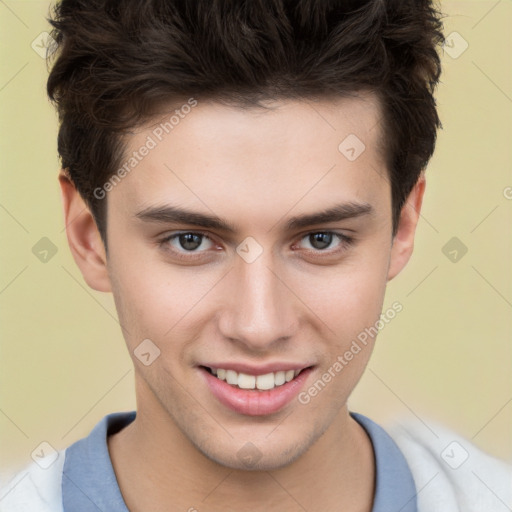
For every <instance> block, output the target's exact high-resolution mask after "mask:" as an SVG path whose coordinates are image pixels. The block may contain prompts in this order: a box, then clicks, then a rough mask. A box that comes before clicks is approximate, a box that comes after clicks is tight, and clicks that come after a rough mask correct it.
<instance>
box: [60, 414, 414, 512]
mask: <svg viewBox="0 0 512 512" xmlns="http://www.w3.org/2000/svg"><path fill="white" fill-rule="evenodd" d="M350 415H351V416H352V418H354V420H355V421H357V422H358V423H359V424H360V425H361V426H362V427H363V428H364V429H365V431H366V432H367V433H368V436H369V437H370V439H371V442H372V445H373V451H374V456H375V467H376V471H375V495H374V501H373V508H372V512H390V511H393V512H417V502H416V494H417V493H416V487H415V485H414V480H413V477H412V474H411V471H410V469H409V466H408V465H407V462H406V460H405V458H404V456H403V454H402V452H401V451H400V449H399V448H398V446H397V445H396V444H395V442H394V441H393V439H391V437H390V436H389V434H387V433H386V431H385V430H384V429H383V428H382V427H380V426H379V425H377V424H376V423H374V422H373V421H372V420H370V419H369V418H367V417H366V416H363V415H362V414H358V413H353V412H351V413H350ZM135 416H136V412H135V411H131V412H117V413H112V414H108V415H107V416H105V417H104V418H103V419H102V420H101V421H100V422H99V423H98V424H97V425H96V426H95V427H94V429H93V430H92V431H91V433H90V434H89V435H88V436H87V437H85V438H84V439H80V440H79V441H77V442H75V443H73V444H72V445H71V446H69V447H68V448H67V449H66V457H65V460H64V468H63V472H62V502H63V507H64V512H74V511H76V510H80V512H100V511H107V510H108V511H109V512H129V511H128V508H127V506H126V504H125V502H124V500H123V496H122V495H121V491H120V489H119V485H118V483H117V479H116V475H115V473H114V468H113V467H112V461H111V460H110V455H109V452H108V445H107V436H108V435H112V434H114V433H116V432H118V431H119V430H121V429H122V428H124V427H126V426H127V425H128V424H130V423H131V422H132V421H133V420H134V419H135Z"/></svg>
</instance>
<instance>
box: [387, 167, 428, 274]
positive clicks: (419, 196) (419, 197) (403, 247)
mask: <svg viewBox="0 0 512 512" xmlns="http://www.w3.org/2000/svg"><path fill="white" fill-rule="evenodd" d="M424 193H425V176H424V174H423V173H422V174H421V175H420V177H419V179H418V181H417V182H416V185H415V186H414V188H413V189H412V191H411V193H410V194H409V197H408V198H407V200H406V202H405V204H404V206H403V208H402V211H401V212H400V220H399V223H398V227H397V232H396V234H395V236H394V238H393V246H392V248H391V257H390V262H389V269H388V281H390V280H391V279H393V278H394V277H395V276H396V275H398V274H399V273H400V272H401V271H402V269H403V268H404V267H405V265H406V264H407V262H408V261H409V258H410V257H411V254H412V250H413V248H414V235H415V233H416V226H417V224H418V219H419V217H420V211H421V204H422V202H423V194H424Z"/></svg>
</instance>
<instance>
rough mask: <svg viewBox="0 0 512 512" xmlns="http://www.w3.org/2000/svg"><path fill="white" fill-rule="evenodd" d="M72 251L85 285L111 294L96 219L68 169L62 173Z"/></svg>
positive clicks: (64, 201) (65, 218) (65, 215)
mask: <svg viewBox="0 0 512 512" xmlns="http://www.w3.org/2000/svg"><path fill="white" fill-rule="evenodd" d="M59 183H60V189H61V197H62V204H63V207H64V221H65V224H66V234H67V238H68V243H69V248H70V249H71V253H72V255H73V258H74V260H75V262H76V264H77V265H78V267H79V268H80V271H81V272H82V275H83V277H84V279H85V282H86V283H87V284H88V285H89V286H90V287H91V288H92V289H94V290H97V291H99V292H110V291H112V290H111V286H110V279H109V276H108V272H107V257H106V251H105V247H104V245H103V241H102V240H101V236H100V233H99V231H98V227H97V226H96V222H95V221H94V217H93V216H92V213H91V212H90V210H89V208H88V207H87V205H86V204H85V202H84V200H83V199H82V197H81V196H80V194H79V193H78V191H77V190H76V188H75V185H74V183H73V182H72V180H71V178H70V177H69V175H68V173H67V172H66V170H65V169H61V171H60V173H59Z"/></svg>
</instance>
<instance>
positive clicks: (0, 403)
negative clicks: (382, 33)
mask: <svg viewBox="0 0 512 512" xmlns="http://www.w3.org/2000/svg"><path fill="white" fill-rule="evenodd" d="M48 6H49V2H48V1H47V0H45V1H28V0H23V1H12V0H11V1H9V0H5V1H4V2H0V20H1V21H0V23H1V26H0V28H1V32H0V33H1V36H0V37H1V50H0V51H1V59H0V72H1V74H0V109H1V126H0V130H1V131H0V155H1V156H0V158H1V160H0V161H1V173H2V175H1V179H2V187H1V191H0V229H1V233H2V238H1V239H2V246H1V247H2V255H1V269H0V308H1V318H0V320H1V324H0V326H1V327H0V335H1V354H0V356H1V357H0V365H1V367H0V393H1V394H0V450H1V456H0V477H1V476H4V475H8V474H10V473H11V472H12V471H13V470H16V469H18V468H21V467H22V466H24V465H25V464H28V463H29V462H30V461H31V458H30V457H31V453H32V452H33V450H34V449H35V448H36V447H37V446H38V445H39V444H40V443H41V442H42V441H47V442H49V443H50V444H51V445H52V446H53V447H54V448H55V449H61V448H64V447H66V446H69V445H70V444H71V443H72V442H74V441H75V440H77V439H79V438H81V437H84V436H85V435H87V434H88V433H89V432H90V430H91V428H92V427H93V426H94V425H95V424H96V423H97V422H98V421H99V420H100V419H101V418H102V417H103V416H104V415H105V414H108V413H110V412H114V411H121V410H130V409H133V408H134V406H135V401H134V390H133V369H132V364H131V360H130V358H129V356H128V353H127V351H126V349H125V345H124V340H123V338H122V336H121V331H120V328H119V325H118V323H117V316H116V312H115V308H114V303H113V300H112V297H111V296H110V295H106V294H102V293H98V292H94V291H92V290H90V289H89V288H88V287H87V285H86V284H85V282H84V281H83V279H82V277H81V275H80V273H79V271H78V269H77V267H76V266H75V264H74V261H73V260H72V257H71V254H70V251H69V248H68V246H67V241H66V236H65V231H64V224H63V217H62V209H61V204H60V193H59V189H58V183H57V172H58V160H57V150H56V134H57V122H56V116H55V114H54V112H53V110H52V107H51V106H50V105H49V103H48V101H47V99H46V97H45V81H46V76H47V71H46V66H45V62H44V60H43V59H42V58H41V57H40V56H39V55H38V54H37V52H36V51H35V50H34V49H33V48H32V47H31V44H32V42H33V41H34V40H36V43H37V41H38V39H37V38H38V36H39V34H40V33H41V32H43V31H46V30H48V25H47V23H46V21H45V16H46V15H47V11H48ZM442 9H443V11H444V12H445V13H446V14H447V15H448V16H447V18H446V19H445V33H446V34H447V35H448V34H450V33H451V32H453V31H456V32H458V33H459V34H460V36H461V37H462V38H463V40H464V41H466V42H467V44H468V48H467V49H466V50H465V51H464V52H463V53H461V54H460V55H458V54H459V53H460V52H461V50H462V49H463V41H462V40H461V39H460V38H457V36H453V37H451V38H449V41H450V46H451V48H450V49H449V50H450V52H451V54H452V55H453V56H457V55H458V56H457V58H453V56H450V55H448V54H447V53H445V55H444V56H443V64H444V76H443V79H442V84H441V86H440V89H439V93H438V103H439V109H440V115H441V118H442V122H443V126H444V128H443V130H442V131H441V132H440V134H439V139H438V146H437V152H436V155H435V157H434V159H433V160H432V162H431V164H430V166H429V168H428V172H427V177H428V178H427V183H428V187H427V196H426V199H425V203H424V211H423V218H422V220H421V222H420V225H419V229H418V235H417V243H416V252H415V254H414V256H413V258H412V261H411V262H410V264H409V266H408V268H407V269H406V270H405V271H404V272H403V273H402V274H401V275H400V276H399V277H398V278H397V279H396V281H394V282H392V283H391V284H390V285H389V288H388V294H387V299H386V306H388V305H390V304H392V303H393V302H394V301H395V300H398V301H400V302H401V303H402V304H403V307H404V310H403V311H402V312H401V313H400V314H399V315H398V316H397V317H396V319H395V320H393V322H392V323H391V324H389V325H388V326H387V327H386V328H385V329H384V330H383V331H382V333H381V334H380V336H379V340H378V342H377V348H376V351H375V353H374V356H373V358H372V360H371V361H370V364H369V367H368V370H367V371H366V373H365V375H364V376H363V379H362V381H361V382H360V384H359V387H358V388H357V390H356V392H355V393H354V395H353V397H352V398H351V401H350V406H351V409H352V410H355V411H357V412H361V413H363V414H366V415H368V416H370V417H371V418H372V419H374V420H375V421H377V422H381V423H383V424H387V422H388V421H389V420H390V419H391V418H396V417H400V418H402V417H404V418H416V419H418V421H422V422H424V423H426V424H427V425H430V424H431V422H434V423H437V422H439V423H441V424H444V425H446V426H448V427H451V428H452V429H454V430H456V431H457V432H458V433H460V434H462V435H463V436H464V437H466V438H467V439H469V440H472V442H473V443H475V444H476V445H477V446H479V447H481V448H483V449H484V450H486V451H487V452H489V453H491V454H493V455H496V456H499V457H502V458H506V459H509V460H511V459H512V439H511V432H512V374H511V371H510V368H511V360H512V357H511V356H512V348H511V343H510V341H511V332H512V315H511V313H512V279H511V261H512V242H511V240H512V238H511V233H512V230H511V227H512V216H511V211H512V199H507V197H506V196H507V195H508V197H509V198H512V188H507V187H512V174H511V169H512V154H511V152H512V150H511V146H512V145H511V141H512V129H511V126H512V123H511V113H512V73H511V66H510V59H509V55H510V48H511V47H512V41H511V31H510V26H511V23H512V4H511V2H510V1H508V0H501V1H496V0H493V1H490V2H487V1H454V2H443V4H442ZM36 43H35V44H34V46H36ZM36 49H37V46H36ZM447 50H448V49H447ZM43 237H47V238H49V239H50V240H51V242H52V243H53V244H54V245H55V246H56V248H57V253H56V254H55V255H54V256H53V257H52V258H50V259H49V260H48V261H47V262H46V263H43V262H41V261H40V260H39V259H38V258H37V257H36V256H35V255H34V254H33V252H32V248H33V246H34V245H35V244H36V243H37V242H38V241H39V240H40V239H41V238H43ZM452 237H457V238H458V239H459V240H460V242H461V243H463V244H464V245H465V246H466V247H467V249H468V252H467V254H465V255H464V256H463V257H462V258H461V259H459V261H457V262H455V263H454V262H452V261H450V260H449V259H448V257H447V256H445V254H444V253H443V252H442V248H443V247H444V246H445V244H446V243H447V242H448V241H449V240H450V239H451V238H452ZM450 250H451V249H450ZM446 252H448V251H446Z"/></svg>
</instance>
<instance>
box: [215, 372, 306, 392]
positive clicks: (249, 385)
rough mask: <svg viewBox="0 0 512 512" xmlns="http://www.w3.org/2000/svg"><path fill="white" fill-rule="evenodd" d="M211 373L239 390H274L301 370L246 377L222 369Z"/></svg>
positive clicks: (245, 375) (242, 374)
mask: <svg viewBox="0 0 512 512" xmlns="http://www.w3.org/2000/svg"><path fill="white" fill-rule="evenodd" d="M211 370H212V373H213V374H214V375H216V376H217V378H218V379H220V380H225V381H226V382H227V383H228V384H231V385H232V386H238V387H239V388H241V389H260V390H266V389H274V388H275V387H277V386H282V385H283V384H285V383H286V382H290V381H291V380H292V379H293V378H295V377H297V375H298V374H299V373H300V372H301V370H288V371H278V372H274V373H266V374H265V375H258V376H255V375H248V374H246V373H237V372H235V371H234V370H224V369H223V368H211Z"/></svg>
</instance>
